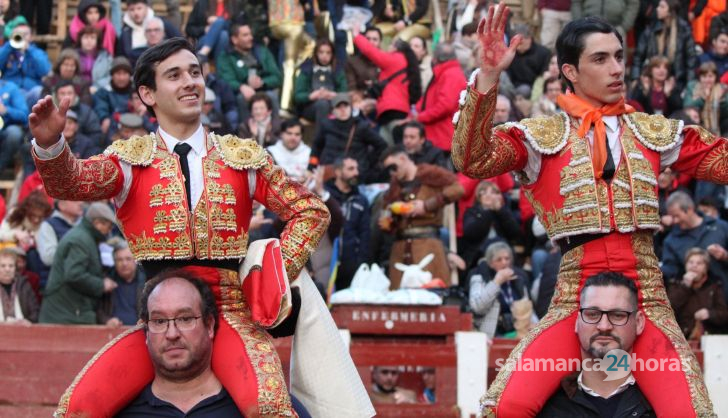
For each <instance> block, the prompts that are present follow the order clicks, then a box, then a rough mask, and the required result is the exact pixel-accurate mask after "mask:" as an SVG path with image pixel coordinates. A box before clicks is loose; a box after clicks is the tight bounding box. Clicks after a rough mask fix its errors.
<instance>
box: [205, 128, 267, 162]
mask: <svg viewBox="0 0 728 418" xmlns="http://www.w3.org/2000/svg"><path fill="white" fill-rule="evenodd" d="M210 138H212V140H213V142H214V143H215V145H216V147H217V149H218V151H219V152H220V157H221V158H222V160H223V162H224V163H225V164H226V165H227V166H229V167H232V168H234V169H236V170H247V169H251V168H252V169H259V168H261V167H262V166H263V165H264V164H265V162H266V152H265V149H263V147H261V146H260V145H258V143H257V142H255V141H254V140H252V139H240V138H238V137H236V136H233V135H225V136H219V135H215V134H212V133H211V134H210Z"/></svg>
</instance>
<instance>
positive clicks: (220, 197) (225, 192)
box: [207, 181, 237, 205]
mask: <svg viewBox="0 0 728 418" xmlns="http://www.w3.org/2000/svg"><path fill="white" fill-rule="evenodd" d="M207 190H208V199H209V200H210V202H212V203H225V204H228V205H234V204H235V203H236V202H237V200H236V199H235V191H234V190H233V186H232V185H231V184H222V185H221V184H217V183H215V182H213V181H211V182H208V184H207Z"/></svg>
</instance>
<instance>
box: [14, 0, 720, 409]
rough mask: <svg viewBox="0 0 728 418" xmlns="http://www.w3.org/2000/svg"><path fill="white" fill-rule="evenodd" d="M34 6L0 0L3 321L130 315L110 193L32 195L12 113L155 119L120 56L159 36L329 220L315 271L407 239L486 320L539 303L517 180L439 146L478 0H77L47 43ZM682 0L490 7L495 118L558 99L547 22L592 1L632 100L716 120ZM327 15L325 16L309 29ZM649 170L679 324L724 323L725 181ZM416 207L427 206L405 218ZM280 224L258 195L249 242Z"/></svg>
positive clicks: (715, 52) (526, 211)
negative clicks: (514, 44)
mask: <svg viewBox="0 0 728 418" xmlns="http://www.w3.org/2000/svg"><path fill="white" fill-rule="evenodd" d="M19 3H22V5H21V4H19ZM31 3H33V4H36V3H37V4H42V3H43V2H42V1H34V2H30V1H29V2H25V1H21V2H18V1H17V0H0V27H1V28H2V29H0V40H1V41H2V42H3V44H2V46H1V47H0V69H2V75H1V76H0V116H1V117H2V120H3V124H2V128H1V129H0V176H2V177H3V178H6V179H12V178H13V177H14V174H15V173H20V174H19V175H18V176H17V177H18V178H20V179H22V185H21V186H20V187H19V188H17V190H11V191H10V193H8V194H7V195H6V196H4V197H5V199H7V201H6V200H4V199H3V195H2V194H0V219H2V224H1V225H0V247H2V249H0V285H2V286H0V302H2V303H1V304H0V308H1V309H0V322H13V321H14V322H16V323H23V324H29V323H31V322H37V321H40V322H48V323H66V324H107V325H112V326H118V325H121V324H131V323H134V321H135V318H136V315H135V313H134V310H135V301H136V297H137V294H138V292H139V291H140V289H141V284H142V283H143V282H144V280H145V276H144V272H143V271H142V269H141V267H139V266H137V265H136V264H135V263H134V261H133V258H132V256H131V252H130V251H129V248H128V246H127V245H126V244H125V243H124V241H123V236H122V235H121V233H120V231H119V230H118V228H117V227H116V226H115V216H114V212H113V204H112V203H111V202H96V203H93V204H91V205H89V206H87V205H86V204H82V203H80V202H71V201H61V200H53V199H51V198H49V197H48V196H47V195H46V194H45V191H44V189H43V184H42V182H41V180H40V178H39V176H38V174H37V173H36V172H35V167H34V164H33V160H32V156H31V145H30V139H31V138H29V132H28V129H27V118H28V114H29V109H30V108H31V107H32V105H33V104H34V103H35V101H36V100H37V99H38V98H39V97H41V95H46V94H49V95H52V96H53V97H54V99H55V100H56V101H59V100H61V99H63V98H69V99H70V100H71V108H70V110H69V112H68V114H67V122H66V127H65V129H64V131H63V135H64V137H65V139H66V141H67V142H68V144H69V145H70V147H71V150H72V152H73V153H74V154H75V155H76V157H78V158H88V157H90V156H92V155H95V154H97V153H99V152H102V151H103V150H104V149H105V148H106V147H107V146H108V145H109V144H110V143H111V142H112V141H114V140H124V139H126V138H129V137H130V136H132V135H144V134H146V133H148V132H153V131H154V130H156V128H157V125H156V120H155V117H154V115H152V114H150V113H149V110H148V109H147V107H146V106H145V105H144V103H142V101H141V100H140V98H139V96H138V95H137V92H136V90H135V88H134V86H133V82H132V74H133V68H134V63H135V61H136V60H137V59H138V58H139V56H140V55H141V53H142V52H143V51H144V50H146V49H147V48H149V47H150V46H153V45H155V44H157V43H159V42H160V41H161V40H163V39H166V38H170V37H175V36H186V37H187V38H188V39H190V40H191V41H192V42H193V44H194V45H195V46H196V50H197V51H198V56H199V60H200V63H201V65H202V69H203V72H204V75H205V79H206V85H207V89H206V95H205V96H206V97H205V104H204V107H203V114H204V115H203V118H202V123H203V125H205V126H206V127H207V128H208V129H210V130H211V131H214V132H216V133H219V134H234V135H239V136H241V137H244V138H253V139H254V140H255V141H257V142H258V143H259V144H260V145H261V146H264V147H266V148H267V149H268V151H269V152H270V154H271V155H272V156H273V158H274V159H275V161H276V162H277V164H279V165H280V166H282V167H283V168H284V169H285V171H286V172H287V173H288V175H289V176H291V177H293V178H294V179H296V180H298V181H300V182H302V183H304V184H305V185H307V186H308V187H309V188H310V189H311V190H312V191H314V192H316V193H317V194H319V196H320V197H321V198H322V199H323V200H324V201H325V202H326V203H327V206H328V208H329V210H330V211H331V212H332V223H331V226H330V229H329V231H328V234H327V236H326V237H325V238H324V240H323V241H322V243H321V245H320V247H319V249H318V251H317V252H316V253H315V255H314V256H313V257H312V260H311V263H310V264H311V265H310V266H309V267H310V270H311V271H312V273H313V276H314V278H315V280H316V281H317V283H318V284H319V285H320V286H321V288H325V287H326V286H327V284H328V282H329V279H330V277H331V274H332V269H331V267H330V266H332V265H333V264H335V263H332V262H331V261H332V260H331V259H332V257H335V258H337V259H338V261H339V267H338V269H337V274H336V276H335V279H336V282H335V286H336V289H338V290H341V289H343V288H346V287H348V286H349V284H350V283H351V280H352V278H353V276H354V275H355V273H356V271H357V269H358V267H359V266H360V265H361V264H362V263H377V264H379V265H380V266H382V267H383V268H384V269H385V271H389V275H390V277H395V276H396V277H397V280H396V282H398V281H399V276H400V275H401V272H399V271H396V270H395V269H394V265H392V263H390V261H391V260H394V259H395V254H397V257H399V256H401V257H400V258H397V260H398V261H401V262H404V263H405V264H417V263H418V262H419V261H420V260H421V259H422V256H416V257H414V259H413V257H412V254H421V253H422V252H423V251H427V252H432V253H433V255H434V261H433V271H437V272H438V274H436V275H435V278H438V279H441V280H442V281H443V282H444V283H445V284H451V283H454V282H455V278H457V282H459V285H458V286H454V288H455V290H453V289H450V291H451V292H452V294H454V295H460V296H461V299H462V308H463V309H464V310H467V311H471V312H473V314H474V315H475V324H476V327H477V328H478V329H480V330H482V331H483V332H486V333H487V334H488V336H489V337H491V338H492V337H496V336H498V337H503V336H506V337H509V336H512V337H515V336H521V335H523V334H524V333H525V332H526V331H527V330H528V329H529V328H530V327H531V326H532V325H533V324H534V323H536V322H537V321H538V319H539V317H540V316H542V315H543V314H544V313H545V312H546V309H547V307H548V304H549V301H550V299H551V295H552V294H553V290H554V284H555V282H556V273H557V271H558V266H559V260H560V256H561V254H560V250H559V248H558V246H555V245H553V243H552V242H550V241H549V240H548V239H547V237H546V233H545V230H544V228H543V226H542V225H541V224H540V222H539V220H538V219H537V217H536V216H535V213H534V209H533V208H532V207H531V206H530V205H529V203H528V202H527V201H526V199H525V198H523V197H522V196H521V194H520V193H519V191H520V190H519V183H518V179H517V177H516V176H515V175H513V174H512V173H506V174H503V175H501V176H498V177H495V178H492V179H488V180H484V181H479V180H474V179H470V178H467V177H466V176H464V175H462V174H460V173H454V172H453V166H452V162H451V161H450V158H449V153H450V147H451V142H452V136H453V125H452V119H453V115H454V113H455V112H456V111H457V108H458V101H459V97H460V96H459V95H460V92H461V91H462V90H463V89H464V88H465V86H466V80H467V79H468V78H469V77H470V75H471V73H472V71H473V70H474V69H475V68H477V66H478V63H479V62H480V61H479V60H480V58H479V54H480V51H479V49H480V44H479V42H478V40H477V34H476V28H477V23H478V21H479V19H480V17H482V16H483V15H484V12H485V11H486V10H487V6H488V5H489V1H488V0H458V1H452V2H450V10H448V13H447V17H448V18H447V22H448V24H447V25H446V26H445V31H444V33H441V32H437V33H436V34H435V32H436V31H435V30H434V26H433V25H432V19H431V14H430V12H429V2H428V1H427V0H416V1H407V0H403V1H391V2H390V1H387V2H385V1H383V0H382V1H381V2H380V1H379V0H376V1H374V2H373V3H372V4H370V6H371V8H372V11H373V12H374V20H373V21H372V22H370V24H369V25H367V26H366V27H362V28H359V27H357V25H354V26H353V27H352V28H351V30H350V31H342V30H339V28H338V27H337V26H336V24H337V23H339V21H340V20H341V18H342V9H341V7H342V6H343V5H342V4H334V3H333V2H309V1H305V2H298V1H290V0H283V1H281V0H267V1H260V0H257V1H247V0H246V1H242V0H224V1H223V0H219V1H215V0H200V1H197V2H196V3H195V4H194V8H193V10H192V13H191V15H190V16H189V19H188V21H187V23H186V25H185V26H184V27H183V26H181V25H180V22H179V14H178V10H177V9H175V4H176V7H177V8H178V7H179V4H178V3H176V2H173V1H169V2H168V4H167V6H168V11H169V12H170V16H173V17H172V19H167V18H165V17H160V16H157V15H156V14H155V13H154V10H153V9H152V8H151V7H150V5H149V4H148V3H147V0H127V1H126V2H125V5H124V6H125V7H124V9H123V11H122V8H121V5H120V4H119V2H118V1H116V2H114V1H112V2H111V3H110V9H111V10H107V8H106V6H105V5H104V4H106V3H105V2H100V1H93V0H82V1H81V2H80V4H79V7H78V14H77V15H76V16H75V17H74V18H73V20H72V21H71V23H70V26H69V28H68V37H67V39H66V40H65V41H64V44H63V49H62V50H61V51H60V53H58V54H57V57H55V60H54V61H53V62H52V61H51V59H50V58H49V56H48V54H47V53H46V51H45V50H44V49H43V48H42V45H39V44H36V43H35V42H33V34H34V33H37V34H41V33H47V31H48V30H47V25H48V22H47V16H44V15H43V14H42V13H41V7H40V6H38V9H37V10H38V14H37V16H34V14H33V10H32V9H31V8H29V7H26V6H27V5H29V4H31ZM349 3H350V5H352V6H362V5H363V4H359V2H349ZM697 3H698V4H697V6H696V7H695V8H693V9H689V8H687V7H686V2H682V1H678V0H659V1H654V0H641V1H639V0H625V1H611V0H539V1H538V11H537V13H535V14H534V19H519V18H518V17H512V20H513V21H514V22H513V23H512V24H509V26H508V30H507V36H509V37H512V36H515V35H520V36H522V38H523V41H522V42H521V43H520V45H519V46H518V49H517V53H516V57H515V59H514V60H513V64H512V66H511V67H510V68H509V69H508V71H507V72H505V73H503V75H502V78H501V80H500V84H499V93H500V95H499V96H498V98H497V103H496V109H495V113H494V122H495V124H501V123H507V122H513V121H518V120H519V119H521V118H525V117H537V116H550V115H554V114H556V113H557V112H559V111H560V110H559V106H558V104H557V101H556V97H557V96H558V95H559V94H560V93H562V92H563V91H564V90H565V86H564V85H563V83H562V82H561V80H560V79H559V69H558V66H557V64H556V58H555V56H554V51H553V48H554V43H555V39H556V36H557V34H558V33H559V31H560V29H561V27H563V25H564V24H565V23H566V22H568V21H570V20H571V19H573V18H577V17H581V16H587V15H600V16H602V17H604V18H605V19H606V20H608V21H609V22H610V23H611V24H613V25H615V26H616V27H617V28H618V29H619V31H620V32H621V33H623V34H625V35H626V38H625V39H627V40H628V41H627V52H628V53H627V54H626V58H625V62H626V65H625V67H626V69H625V77H626V81H627V83H626V85H627V86H628V87H627V89H626V91H625V94H626V96H627V99H628V103H629V104H630V105H632V106H633V107H635V108H636V109H637V110H638V111H644V112H648V113H654V114H663V115H665V116H668V117H671V118H676V119H681V120H683V121H684V122H685V123H688V124H700V125H702V126H703V127H705V128H706V129H708V130H709V131H710V132H712V133H714V134H717V135H721V134H723V135H728V94H727V93H728V11H726V10H714V9H715V8H714V7H713V6H714V5H713V3H717V2H708V3H709V4H710V7H705V3H706V2H702V3H701V2H697ZM21 6H22V7H21ZM723 8H725V5H723ZM175 12H177V14H175ZM284 13H290V14H291V15H290V16H284V15H283V14H284ZM323 13H326V14H327V15H328V16H329V19H330V21H331V23H330V24H331V25H333V26H326V27H324V29H325V30H322V29H321V27H322V26H321V22H322V21H323V20H324V19H321V16H322V14H323ZM174 16H177V17H176V18H175V17H174ZM289 18H290V19H289ZM536 18H537V19H536ZM286 19H287V20H286ZM517 20H521V21H520V22H519V23H515V21H517ZM285 22H287V23H285ZM329 29H330V30H329ZM322 35H323V36H322ZM433 35H435V36H434V37H433ZM433 39H435V40H436V41H437V42H436V43H435V42H433ZM291 63H293V67H291V65H292V64H291ZM292 70H293V71H292ZM656 187H658V189H659V197H660V200H659V202H660V213H661V215H662V218H661V220H662V230H661V231H660V232H659V233H658V234H657V237H656V240H655V251H656V254H657V255H658V257H659V258H660V259H661V268H662V270H663V273H664V280H665V283H666V286H667V290H668V295H669V298H670V301H671V302H672V304H673V308H674V310H675V314H676V317H677V319H678V322H679V325H680V327H681V328H682V330H683V332H684V333H685V336H686V337H689V338H696V337H698V336H699V335H701V334H703V333H725V332H728V306H727V302H728V299H727V297H726V296H727V295H728V223H727V222H726V219H727V218H726V216H727V214H728V211H727V209H728V193H726V187H725V186H718V185H715V184H710V183H706V182H702V181H696V180H695V179H692V178H690V177H688V176H686V175H684V174H682V173H679V172H673V171H670V170H669V169H667V170H665V171H664V172H663V173H662V174H661V175H660V177H659V180H658V184H657V186H656ZM423 188H426V189H427V193H425V194H424V195H421V194H420V193H421V190H422V189H423ZM428 193H429V194H428ZM409 194H411V196H414V197H413V198H412V199H408V198H407V197H406V195H409ZM403 196H405V197H403ZM402 203H408V204H409V206H408V205H402ZM450 203H453V204H454V205H455V207H456V211H455V212H456V215H455V217H454V218H455V219H454V220H453V222H452V224H453V225H455V226H454V227H452V228H447V227H446V226H445V225H447V224H446V223H443V221H442V216H443V210H442V209H443V208H444V207H445V206H446V205H447V204H450ZM445 213H447V211H445ZM413 215H414V217H418V216H419V218H417V219H420V218H422V219H425V220H423V221H417V222H415V221H412V222H410V219H414V218H412V216H413ZM280 230H281V222H280V221H278V220H277V219H274V216H273V215H272V214H271V213H270V212H268V211H265V210H264V208H262V207H261V208H259V210H256V211H255V214H254V216H253V220H252V222H251V231H250V235H251V240H252V239H254V238H256V239H257V238H266V237H276V236H277V234H278V233H279V231H280ZM453 234H454V235H456V237H457V240H456V242H457V245H456V246H451V245H450V241H449V240H448V236H450V235H453ZM112 236H113V237H114V238H113V239H111V243H109V238H110V237H112ZM423 240H427V242H428V244H427V246H424V247H418V245H419V244H417V243H418V242H421V241H423ZM413 242H414V244H412V243H413ZM433 243H434V244H433ZM431 244H433V245H434V247H433V246H430V245H431ZM408 257H409V258H408ZM335 261H336V260H335ZM435 266H439V267H435ZM447 271H452V272H455V273H454V274H452V273H451V274H447ZM442 276H448V277H442ZM377 373H380V374H382V376H383V377H382V379H384V378H385V377H386V376H389V377H390V378H392V377H393V376H395V374H396V373H397V371H396V370H384V369H383V368H382V369H381V370H380V369H378V370H377ZM383 381H384V380H383ZM390 383H391V382H390ZM390 383H388V384H390ZM382 385H384V383H383V384H382ZM391 385H394V383H391V384H390V386H391ZM412 397H413V395H412V394H409V395H408V396H407V397H406V398H407V399H409V400H408V401H407V402H409V401H410V400H411V398H412ZM433 397H434V395H433Z"/></svg>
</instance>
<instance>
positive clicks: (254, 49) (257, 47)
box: [215, 23, 283, 122]
mask: <svg viewBox="0 0 728 418" xmlns="http://www.w3.org/2000/svg"><path fill="white" fill-rule="evenodd" d="M215 62H216V69H217V76H218V77H219V78H220V80H222V81H225V82H226V83H227V84H228V85H229V86H230V88H231V89H232V90H233V91H234V92H235V95H236V96H237V98H238V107H239V108H240V119H239V120H240V121H241V122H242V121H244V120H247V118H248V116H249V115H248V108H249V106H248V103H249V100H250V98H251V97H253V95H254V94H255V93H257V92H263V93H266V94H268V95H269V96H271V99H273V100H274V101H277V100H278V92H277V91H278V89H280V87H281V83H282V81H283V75H282V73H281V70H280V68H278V64H277V62H276V59H275V57H274V56H273V53H271V51H270V50H269V49H268V47H267V46H265V45H263V44H256V43H255V42H254V38H253V32H252V30H251V27H250V25H249V24H247V23H244V24H237V23H233V24H232V25H230V45H229V47H228V49H227V50H226V51H223V52H221V53H220V55H219V56H218V57H217V59H216V61H215Z"/></svg>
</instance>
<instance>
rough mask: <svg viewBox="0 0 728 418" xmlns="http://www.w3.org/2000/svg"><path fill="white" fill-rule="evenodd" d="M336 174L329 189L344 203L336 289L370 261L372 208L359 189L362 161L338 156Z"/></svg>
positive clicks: (341, 287)
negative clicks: (363, 264) (368, 255)
mask: <svg viewBox="0 0 728 418" xmlns="http://www.w3.org/2000/svg"><path fill="white" fill-rule="evenodd" d="M334 174H335V175H336V177H335V178H334V179H332V180H329V181H328V182H326V184H325V187H326V190H327V191H328V192H329V193H330V194H331V197H332V198H333V199H334V200H336V201H337V202H338V203H339V205H340V206H341V212H342V214H343V215H344V227H343V228H342V230H341V236H340V242H339V245H340V247H339V248H340V252H339V258H340V260H341V264H340V265H339V270H338V272H337V275H336V289H337V290H341V289H346V288H347V287H349V285H350V284H351V279H352V278H353V277H354V273H356V270H357V268H359V266H360V265H361V264H362V263H364V262H366V261H367V252H368V249H369V236H370V225H369V218H370V209H369V203H368V202H367V199H366V197H364V196H363V195H361V194H360V193H359V188H358V187H357V184H358V183H359V164H358V163H357V162H356V160H355V159H353V158H351V157H344V158H337V159H336V161H335V162H334Z"/></svg>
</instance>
